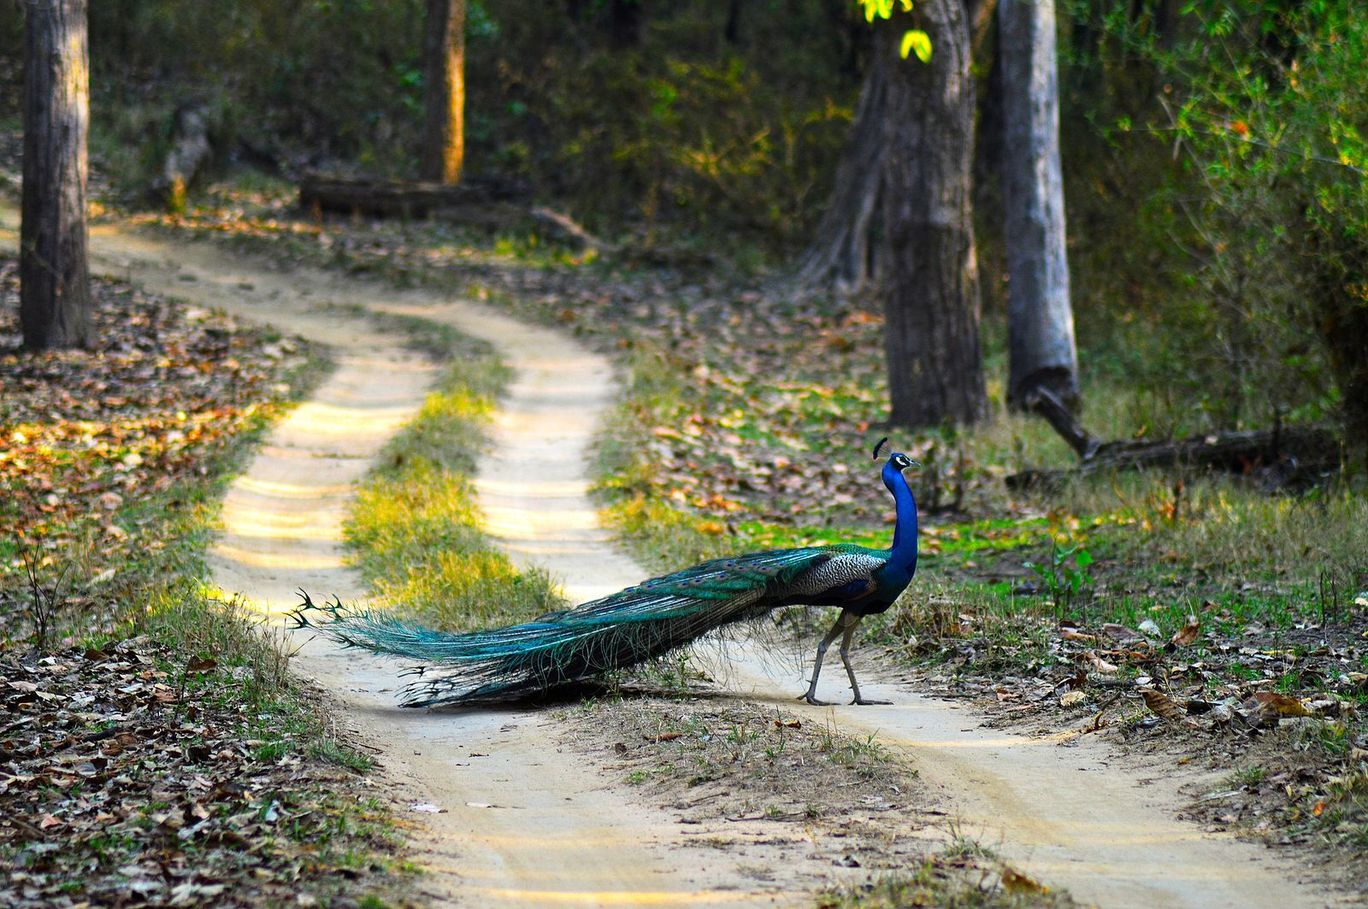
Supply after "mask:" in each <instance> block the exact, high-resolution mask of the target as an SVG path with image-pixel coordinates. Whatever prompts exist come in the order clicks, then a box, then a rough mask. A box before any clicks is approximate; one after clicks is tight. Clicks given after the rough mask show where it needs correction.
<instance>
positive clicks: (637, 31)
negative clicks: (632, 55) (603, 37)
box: [608, 0, 646, 50]
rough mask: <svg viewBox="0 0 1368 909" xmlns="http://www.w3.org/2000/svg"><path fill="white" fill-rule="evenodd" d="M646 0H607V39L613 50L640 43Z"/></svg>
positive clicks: (644, 23) (626, 48)
mask: <svg viewBox="0 0 1368 909" xmlns="http://www.w3.org/2000/svg"><path fill="white" fill-rule="evenodd" d="M645 2H646V0H608V41H609V43H610V44H611V46H612V47H613V49H614V50H628V49H629V48H633V47H639V46H640V45H641V37H642V29H643V28H644V27H645V25H646V10H645Z"/></svg>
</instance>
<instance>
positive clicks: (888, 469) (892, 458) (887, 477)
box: [874, 436, 921, 492]
mask: <svg viewBox="0 0 1368 909" xmlns="http://www.w3.org/2000/svg"><path fill="white" fill-rule="evenodd" d="M887 441H888V436H884V437H883V438H882V439H880V440H879V442H878V444H876V445H875V446H874V460H876V461H877V460H879V449H881V448H883V447H884V443H885V442H887ZM920 466H921V464H920V463H918V462H917V461H914V460H912V459H911V458H909V457H908V456H907V455H905V454H903V453H902V452H901V451H891V452H889V453H888V460H887V461H885V462H884V467H883V481H884V485H885V486H887V487H888V490H889V492H893V491H894V488H895V487H894V483H896V482H897V481H899V480H903V482H904V483H905V482H906V480H904V479H903V471H904V470H906V469H907V468H909V467H920Z"/></svg>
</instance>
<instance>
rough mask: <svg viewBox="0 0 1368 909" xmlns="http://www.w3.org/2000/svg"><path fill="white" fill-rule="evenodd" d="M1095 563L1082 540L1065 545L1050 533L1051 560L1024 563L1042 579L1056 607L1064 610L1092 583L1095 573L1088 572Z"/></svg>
mask: <svg viewBox="0 0 1368 909" xmlns="http://www.w3.org/2000/svg"><path fill="white" fill-rule="evenodd" d="M1092 563H1093V557H1092V553H1090V552H1089V551H1088V550H1086V549H1084V548H1083V544H1082V543H1075V544H1074V545H1072V546H1066V545H1064V544H1063V543H1060V542H1059V540H1057V539H1055V538H1054V537H1051V538H1050V557H1049V560H1048V561H1046V562H1023V563H1022V564H1023V566H1024V567H1026V568H1027V569H1029V570H1030V571H1031V572H1033V573H1034V574H1035V576H1036V577H1037V578H1039V579H1040V581H1041V583H1043V584H1044V585H1045V590H1046V592H1047V593H1049V595H1050V599H1051V600H1052V601H1054V604H1055V607H1056V608H1057V609H1059V610H1060V611H1061V612H1062V611H1064V610H1067V609H1068V608H1069V606H1070V605H1071V604H1072V603H1073V602H1074V599H1075V598H1076V597H1077V596H1078V595H1079V593H1081V592H1082V591H1083V590H1084V589H1085V588H1087V587H1090V586H1092V575H1090V574H1089V573H1088V566H1089V565H1091V564H1092Z"/></svg>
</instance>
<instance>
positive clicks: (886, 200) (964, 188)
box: [880, 0, 988, 427]
mask: <svg viewBox="0 0 1368 909" xmlns="http://www.w3.org/2000/svg"><path fill="white" fill-rule="evenodd" d="M908 28H922V29H925V30H926V32H927V33H928V34H929V35H930V38H931V46H932V49H933V50H932V56H931V62H930V63H921V62H919V61H918V60H917V59H916V58H915V57H913V58H911V59H908V60H900V59H898V43H899V41H900V38H901V35H902V34H903V32H904V31H906V30H907V29H908ZM880 33H881V37H880V41H881V42H882V47H881V48H880V53H881V54H883V55H884V56H885V57H886V59H887V61H888V63H887V65H888V67H889V73H888V121H887V130H888V133H887V146H888V147H887V153H886V154H887V156H886V157H885V159H884V171H883V172H884V184H883V211H884V224H885V230H884V234H885V239H886V242H887V243H888V269H887V276H886V279H885V280H884V281H883V282H882V287H881V294H882V296H883V302H884V315H885V327H884V338H885V341H884V343H885V350H886V353H887V357H888V387H889V395H890V398H891V404H892V408H891V414H890V420H891V422H892V423H893V424H895V425H901V426H911V427H918V426H935V425H939V424H942V423H945V422H953V423H972V422H974V421H976V420H979V419H981V418H982V417H984V416H985V415H986V413H987V409H988V406H987V396H986V394H985V391H984V384H983V364H982V358H981V356H980V351H979V285H978V266H977V263H976V261H975V254H974V220H973V207H972V202H971V196H970V171H971V168H972V164H973V151H974V80H973V78H972V76H971V74H970V69H969V63H970V59H969V29H968V25H967V22H966V17H965V10H964V6H963V4H962V3H961V0H921V2H919V3H917V5H916V8H915V10H914V12H913V13H912V15H910V16H908V15H905V14H902V13H895V14H894V18H893V20H892V21H891V22H890V23H889V26H888V27H885V28H882V29H880Z"/></svg>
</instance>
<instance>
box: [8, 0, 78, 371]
mask: <svg viewBox="0 0 1368 909" xmlns="http://www.w3.org/2000/svg"><path fill="white" fill-rule="evenodd" d="M25 9H26V11H27V18H26V21H25V25H24V117H23V126H24V176H23V224H22V227H21V228H20V236H19V282H20V288H21V289H20V317H21V320H22V325H23V332H24V346H25V347H28V348H30V349H34V350H44V349H47V348H51V347H81V346H84V345H86V344H88V343H89V342H90V276H89V271H88V266H87V262H86V127H87V123H88V121H89V112H90V109H89V71H88V68H87V54H86V4H85V0H37V2H33V3H27V4H25Z"/></svg>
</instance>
